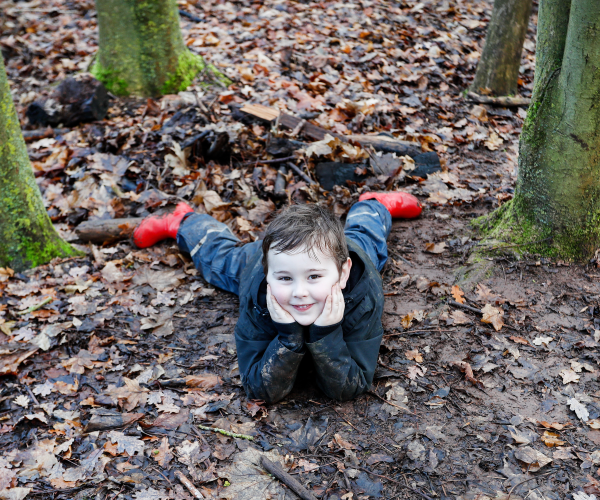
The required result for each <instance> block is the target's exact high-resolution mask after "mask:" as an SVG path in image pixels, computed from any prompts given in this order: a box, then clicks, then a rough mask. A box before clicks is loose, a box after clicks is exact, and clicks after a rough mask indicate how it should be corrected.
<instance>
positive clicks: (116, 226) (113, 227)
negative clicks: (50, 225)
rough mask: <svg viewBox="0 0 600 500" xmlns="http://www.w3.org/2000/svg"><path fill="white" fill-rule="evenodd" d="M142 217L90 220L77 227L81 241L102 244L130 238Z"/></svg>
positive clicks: (76, 231)
mask: <svg viewBox="0 0 600 500" xmlns="http://www.w3.org/2000/svg"><path fill="white" fill-rule="evenodd" d="M142 220H143V219H142V218H141V217H130V218H128V219H107V220H88V221H85V222H82V223H81V224H79V226H77V227H76V228H75V233H76V234H77V236H78V237H79V239H80V240H81V241H85V242H86V243H88V242H90V243H95V244H97V245H101V244H103V243H106V242H109V241H110V242H112V241H117V240H123V239H126V238H129V237H130V236H131V234H132V233H133V231H134V229H135V228H136V227H138V226H139V224H140V222H142Z"/></svg>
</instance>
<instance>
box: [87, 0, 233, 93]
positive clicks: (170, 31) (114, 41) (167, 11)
mask: <svg viewBox="0 0 600 500" xmlns="http://www.w3.org/2000/svg"><path fill="white" fill-rule="evenodd" d="M96 9H97V12H98V27H99V46H100V48H99V50H98V54H97V60H96V63H95V65H94V67H93V68H92V74H93V75H94V76H95V77H96V78H97V79H98V80H100V81H102V82H103V83H104V85H106V87H107V88H108V89H109V90H110V91H111V92H113V93H114V94H116V95H139V96H143V97H154V96H159V95H163V94H173V93H177V92H179V91H180V90H184V89H185V88H186V87H188V86H189V85H190V84H191V83H192V81H193V79H194V77H195V76H196V75H197V74H198V72H200V71H202V70H204V69H205V68H206V66H207V65H206V63H205V62H204V60H203V59H202V57H201V56H199V55H197V54H193V53H192V52H190V51H189V50H188V49H187V47H186V46H185V43H184V42H183V37H182V35H181V30H180V28H179V12H178V8H177V2H176V0H145V1H140V0H96ZM207 69H208V70H210V71H211V72H212V73H214V74H215V75H216V77H217V78H218V79H219V80H220V81H221V82H222V83H226V82H227V79H225V78H224V77H223V75H221V74H220V73H218V71H216V69H215V68H214V67H213V66H212V65H208V68H207Z"/></svg>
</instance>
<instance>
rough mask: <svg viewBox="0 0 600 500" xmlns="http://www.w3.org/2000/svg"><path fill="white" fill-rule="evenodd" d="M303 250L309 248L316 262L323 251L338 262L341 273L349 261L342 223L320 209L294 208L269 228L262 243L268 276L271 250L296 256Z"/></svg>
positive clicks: (291, 207) (280, 215)
mask: <svg viewBox="0 0 600 500" xmlns="http://www.w3.org/2000/svg"><path fill="white" fill-rule="evenodd" d="M300 248H306V249H307V253H308V255H309V256H310V257H311V258H314V259H317V254H316V252H315V250H320V251H321V253H322V254H323V255H327V256H328V257H331V258H332V259H333V260H334V261H335V264H336V266H337V269H338V272H340V273H341V272H342V266H343V265H344V264H345V263H346V261H347V260H348V257H349V254H348V245H347V244H346V236H345V235H344V226H343V224H342V222H341V221H340V219H338V218H337V217H336V216H335V215H334V214H333V212H331V210H329V209H327V208H325V207H322V206H319V205H291V206H289V207H287V208H285V209H283V210H281V211H280V212H279V213H278V214H277V216H276V217H275V219H273V221H272V222H271V223H270V224H269V226H268V227H267V231H266V233H265V238H264V240H263V243H262V250H263V257H262V265H263V269H264V271H265V276H266V275H267V272H268V270H269V265H268V253H269V250H274V251H275V252H278V253H281V252H286V253H294V250H299V249H300ZM317 260H318V259H317Z"/></svg>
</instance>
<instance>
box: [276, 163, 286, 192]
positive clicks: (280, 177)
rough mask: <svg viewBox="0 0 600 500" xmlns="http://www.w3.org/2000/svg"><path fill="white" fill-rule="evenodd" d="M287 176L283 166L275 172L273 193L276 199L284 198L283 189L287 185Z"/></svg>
mask: <svg viewBox="0 0 600 500" xmlns="http://www.w3.org/2000/svg"><path fill="white" fill-rule="evenodd" d="M286 175H287V169H286V168H285V166H283V165H282V166H281V167H279V171H278V172H277V179H276V180H275V190H274V191H273V192H274V194H275V196H277V197H278V198H285V187H286V185H287V180H286V178H285V176H286Z"/></svg>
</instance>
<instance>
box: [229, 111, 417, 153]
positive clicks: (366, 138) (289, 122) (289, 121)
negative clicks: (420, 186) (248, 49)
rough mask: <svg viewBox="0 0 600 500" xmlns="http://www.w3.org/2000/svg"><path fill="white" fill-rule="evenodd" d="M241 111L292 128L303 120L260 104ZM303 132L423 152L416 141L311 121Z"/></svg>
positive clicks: (393, 150) (318, 138)
mask: <svg viewBox="0 0 600 500" xmlns="http://www.w3.org/2000/svg"><path fill="white" fill-rule="evenodd" d="M240 111H242V112H243V113H246V114H249V115H252V116H254V117H256V118H260V119H262V120H265V121H268V122H273V121H275V120H277V117H278V116H279V124H280V125H282V126H284V127H286V128H290V129H292V130H294V129H296V127H297V126H298V125H299V124H300V123H302V121H303V120H302V118H298V117H296V116H292V115H288V114H287V113H281V114H280V113H279V110H277V109H274V108H269V107H268V106H262V105H260V104H246V105H245V106H243V107H242V108H241V109H240ZM302 134H303V135H305V136H306V137H308V138H310V139H314V140H316V141H321V140H323V139H324V138H325V136H326V135H327V134H329V135H331V136H333V137H337V138H338V139H340V140H342V141H346V142H348V141H352V142H357V143H359V144H360V145H361V146H364V147H367V146H372V147H373V148H374V149H375V150H377V151H383V152H386V153H396V154H397V155H398V156H405V155H408V156H411V157H414V156H417V155H420V154H421V153H422V152H423V151H422V150H421V146H420V145H419V144H418V143H415V142H408V141H401V140H399V139H395V138H393V137H388V136H385V135H341V134H336V133H334V132H332V131H331V130H327V129H325V128H323V127H319V126H317V125H313V124H312V123H310V122H305V123H304V124H303V126H302Z"/></svg>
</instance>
